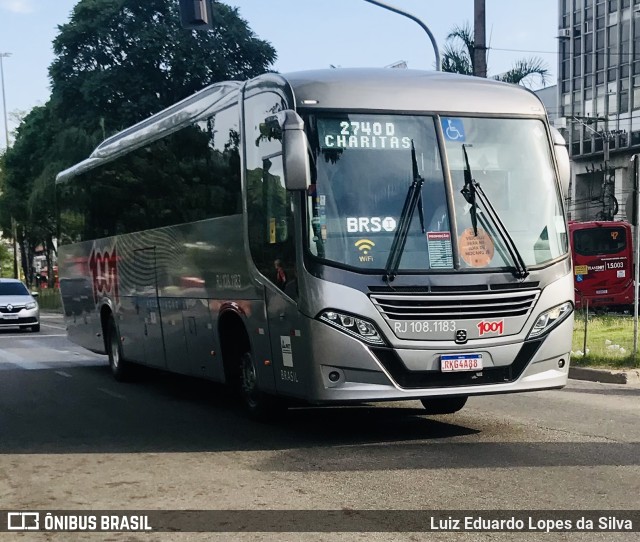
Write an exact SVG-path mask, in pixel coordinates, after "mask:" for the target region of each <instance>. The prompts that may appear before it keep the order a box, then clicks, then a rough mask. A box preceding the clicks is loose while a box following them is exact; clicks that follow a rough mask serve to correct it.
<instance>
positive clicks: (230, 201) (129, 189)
mask: <svg viewBox="0 0 640 542" xmlns="http://www.w3.org/2000/svg"><path fill="white" fill-rule="evenodd" d="M239 139H240V137H239V129H238V110H237V107H232V108H229V109H225V110H223V111H220V112H218V113H216V114H215V115H212V116H211V117H209V118H207V119H206V120H203V121H201V122H198V123H196V124H194V125H191V126H187V127H185V128H183V129H181V130H179V131H177V132H175V133H173V134H170V135H168V136H166V137H164V138H162V139H159V140H157V141H154V142H153V143H150V144H149V145H147V146H145V147H142V148H140V149H136V150H134V151H132V152H130V153H128V154H127V155H125V156H123V157H120V158H118V159H116V160H115V161H113V162H109V163H107V164H104V165H102V166H100V167H98V168H95V169H92V170H90V171H88V172H86V173H84V174H82V175H80V176H78V177H76V178H74V179H72V180H71V181H69V182H68V183H63V184H62V185H60V187H59V199H60V202H61V212H60V218H61V229H62V232H61V239H62V241H63V242H65V243H66V242H76V241H81V240H86V239H97V238H102V237H108V236H112V235H118V234H123V233H131V232H134V231H141V230H147V229H151V228H158V227H162V226H170V225H175V224H182V223H185V222H193V221H197V220H203V219H206V218H212V217H216V216H226V215H232V214H237V213H241V212H242V211H241V202H240V158H239V152H238V146H239Z"/></svg>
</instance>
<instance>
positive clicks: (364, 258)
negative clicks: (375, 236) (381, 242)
mask: <svg viewBox="0 0 640 542" xmlns="http://www.w3.org/2000/svg"><path fill="white" fill-rule="evenodd" d="M353 244H354V246H355V247H356V248H357V249H358V250H359V251H360V255H359V256H358V260H360V262H362V263H366V262H372V261H373V256H372V255H371V254H369V253H370V252H371V250H372V249H373V247H375V246H376V244H375V243H374V242H373V241H372V240H371V239H359V240H358V241H356V242H355V243H353Z"/></svg>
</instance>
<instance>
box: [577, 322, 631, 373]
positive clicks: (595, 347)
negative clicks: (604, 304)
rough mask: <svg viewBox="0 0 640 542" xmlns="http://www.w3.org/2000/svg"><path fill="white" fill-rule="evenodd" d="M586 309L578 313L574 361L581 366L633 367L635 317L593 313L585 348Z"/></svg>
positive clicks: (588, 326)
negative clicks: (585, 349)
mask: <svg viewBox="0 0 640 542" xmlns="http://www.w3.org/2000/svg"><path fill="white" fill-rule="evenodd" d="M584 330H585V325H584V311H579V312H576V318H575V324H574V328H573V344H572V352H571V363H572V364H573V365H576V366H579V367H587V366H588V367H602V368H606V369H625V368H626V369H629V368H635V367H637V366H638V365H637V364H634V362H633V317H632V316H627V315H609V314H605V315H594V314H593V313H590V314H589V321H588V325H587V351H586V352H585V351H584Z"/></svg>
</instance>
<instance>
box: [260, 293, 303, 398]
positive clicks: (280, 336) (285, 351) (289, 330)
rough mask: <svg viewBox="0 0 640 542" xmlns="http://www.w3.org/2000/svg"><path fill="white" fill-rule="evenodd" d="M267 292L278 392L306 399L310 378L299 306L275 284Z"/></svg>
mask: <svg viewBox="0 0 640 542" xmlns="http://www.w3.org/2000/svg"><path fill="white" fill-rule="evenodd" d="M291 286H292V287H293V286H294V285H293V284H292V285H291ZM266 290H267V315H268V319H269V332H270V334H271V349H272V357H273V366H274V369H275V370H274V376H275V380H276V388H277V390H278V393H286V394H289V395H293V396H296V395H297V396H304V391H305V389H306V388H305V382H306V381H307V375H305V364H304V358H305V355H304V354H305V352H304V342H303V338H302V333H301V326H300V321H299V320H300V313H299V311H298V305H297V304H296V302H295V301H294V300H293V299H290V298H289V297H288V296H287V295H284V293H283V292H282V291H280V290H278V289H277V288H274V287H272V286H271V285H268V286H267V287H266ZM291 293H293V292H291Z"/></svg>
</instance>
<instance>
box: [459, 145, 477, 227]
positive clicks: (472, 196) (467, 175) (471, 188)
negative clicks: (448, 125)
mask: <svg viewBox="0 0 640 542" xmlns="http://www.w3.org/2000/svg"><path fill="white" fill-rule="evenodd" d="M462 154H463V155H464V188H463V189H462V190H460V193H461V194H462V195H463V196H464V199H465V200H467V203H468V204H469V205H471V210H470V211H469V212H470V214H471V226H472V227H473V235H475V236H476V237H477V236H478V204H477V203H476V187H475V182H474V180H473V177H472V176H471V166H470V165H469V155H468V154H467V146H466V145H465V144H464V143H463V144H462Z"/></svg>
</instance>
